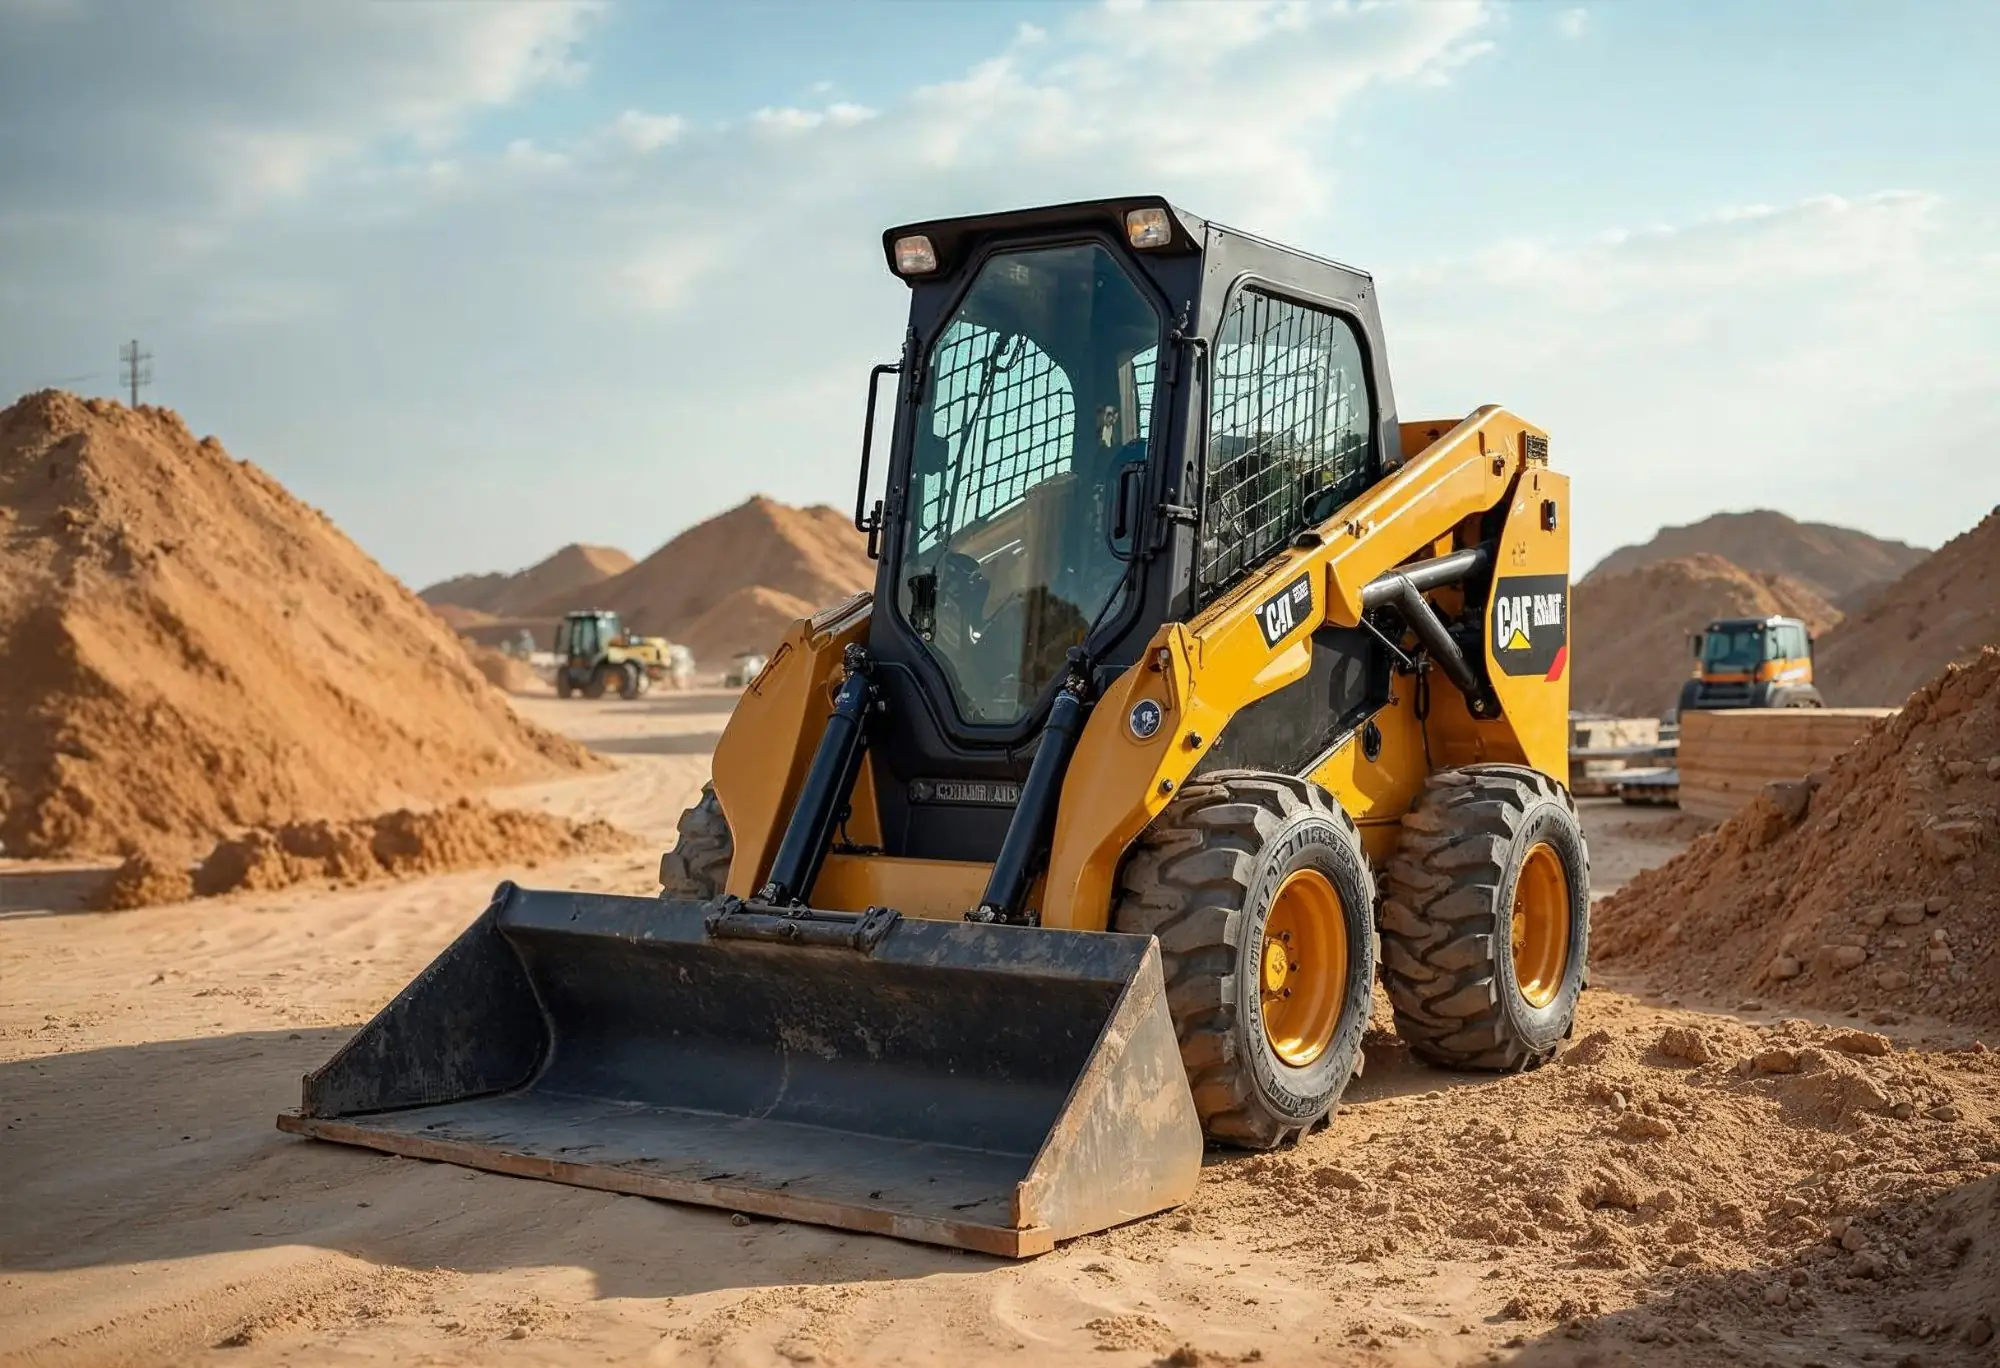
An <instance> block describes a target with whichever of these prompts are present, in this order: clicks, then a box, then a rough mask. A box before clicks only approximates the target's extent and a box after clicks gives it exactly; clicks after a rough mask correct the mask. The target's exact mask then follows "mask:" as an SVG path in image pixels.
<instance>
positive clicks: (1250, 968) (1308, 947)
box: [1111, 770, 1375, 1149]
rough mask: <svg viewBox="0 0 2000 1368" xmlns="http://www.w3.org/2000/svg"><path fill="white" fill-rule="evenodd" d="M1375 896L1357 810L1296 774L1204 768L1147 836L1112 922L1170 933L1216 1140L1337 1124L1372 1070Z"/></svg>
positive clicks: (1168, 962)
mask: <svg viewBox="0 0 2000 1368" xmlns="http://www.w3.org/2000/svg"><path fill="white" fill-rule="evenodd" d="M1374 903H1375V884H1374V878H1373V876H1372V875H1371V874H1370V873H1369V869H1368V861H1367V858H1366V856H1365V854H1364V853H1363V851H1362V848H1361V837H1360V834H1359V833H1358V832H1357V831H1356V830H1355V826H1354V823H1353V821H1352V820H1351V819H1349V817H1348V816H1347V814H1346V813H1345V812H1343V811H1342V810H1341V808H1340V806H1339V805H1338V804H1337V803H1335V802H1334V801H1333V800H1332V799H1331V798H1330V797H1329V796H1328V795H1327V793H1326V792H1325V790H1323V789H1321V788H1319V787H1318V786H1317V785H1314V784H1311V783H1308V782H1307V781H1305V780H1303V779H1295V778H1292V777H1291V776H1289V775H1282V774H1266V773H1261V772H1255V771H1245V770H1237V771H1218V772H1215V773H1211V774H1207V775H1204V776H1202V777H1201V778H1200V779H1198V780H1195V781H1193V782H1191V783H1189V784H1188V786H1187V787H1186V788H1184V789H1183V790H1182V791H1181V793H1180V796H1179V797H1178V798H1176V799H1175V800H1174V802H1173V803H1172V805H1171V806H1169V807H1168V808H1167V810H1166V811H1165V812H1163V813H1161V814H1160V815H1159V817H1158V818H1156V819H1155V820H1154V822H1153V824H1152V825H1151V826H1150V827H1149V828H1147V830H1146V832H1145V833H1144V834H1143V835H1141V836H1140V838H1139V839H1138V840H1137V841H1136V842H1135V843H1134V844H1133V848H1132V853H1131V855H1130V856H1129V857H1128V858H1127V859H1126V861H1125V865H1124V868H1123V869H1122V871H1121V872H1120V875H1119V891H1118V899H1117V902H1116V904H1115V905H1114V907H1113V909H1112V917H1111V926H1112V929H1113V930H1116V931H1128V932H1134V933H1137V934H1141V935H1148V934H1149V935H1154V936H1157V937H1159V942H1160V958H1161V968H1162V969H1163V970H1164V972H1165V976H1166V983H1167V1001H1168V1006H1169V1008H1170V1010H1171V1012H1172V1014H1173V1018H1174V1028H1175V1031H1176V1033H1177V1034H1178V1036H1179V1038H1180V1046H1181V1061H1182V1063H1183V1064H1184V1065H1185V1066H1186V1068H1187V1073H1188V1084H1189V1086H1190V1088H1191V1089H1192V1090H1193V1093H1194V1103H1195V1110H1196V1111H1197V1112H1198V1113H1199V1114H1200V1116H1201V1123H1202V1129H1203V1131H1204V1132H1205V1133H1206V1134H1207V1136H1208V1137H1209V1139H1210V1140H1212V1141H1218V1142H1222V1143H1226V1144H1232V1145H1239V1146H1242V1147H1244V1148H1246V1149H1270V1148H1273V1147H1274V1146H1277V1145H1280V1144H1282V1143H1284V1142H1285V1141H1286V1140H1289V1139H1292V1138H1295V1137H1296V1136H1298V1135H1300V1134H1302V1133H1303V1132H1305V1131H1306V1130H1308V1129H1310V1128H1311V1127H1312V1126H1314V1125H1316V1124H1318V1123H1319V1122H1320V1121H1322V1120H1324V1119H1325V1118H1326V1117H1327V1115H1328V1114H1329V1113H1330V1112H1332V1110H1333V1108H1334V1106H1335V1105H1336V1104H1337V1103H1338V1102H1339V1100H1340V1095H1341V1093H1342V1091H1344V1090H1345V1089H1346V1087H1347V1084H1348V1082H1349V1081H1350V1080H1351V1079H1352V1078H1353V1077H1354V1076H1355V1074H1357V1073H1359V1072H1360V1070H1361V1038H1362V1036H1363V1034H1364V1033H1365V1032H1366V1031H1367V1029H1368V1016H1369V1010H1370V1005H1371V993H1372V990H1373V985H1374V978H1375V926H1374V915H1373V913H1374Z"/></svg>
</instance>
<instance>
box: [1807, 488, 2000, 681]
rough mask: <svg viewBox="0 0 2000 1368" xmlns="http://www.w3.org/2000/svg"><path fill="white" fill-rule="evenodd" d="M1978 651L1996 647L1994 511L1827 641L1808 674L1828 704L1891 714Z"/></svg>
mask: <svg viewBox="0 0 2000 1368" xmlns="http://www.w3.org/2000/svg"><path fill="white" fill-rule="evenodd" d="M1982 646H2000V509H1995V510H1994V511H1993V512H1992V513H1990V514H1988V515H1987V516H1986V517H1985V519H1983V520H1982V521H1981V522H1980V524H1979V525H1978V526H1977V527H1975V528H1973V529H1972V530H1971V531H1970V532H1967V533H1964V534H1963V535H1961V536H1958V537H1954V538H1953V539H1952V540H1951V541H1949V542H1947V543H1945V545H1944V546H1943V547H1942V548H1940V549H1939V550H1938V553H1937V554H1936V555H1934V556H1932V557H1931V558H1930V559H1928V560H1926V561H1924V562H1923V563H1922V564H1921V565H1919V566H1917V567H1916V568H1915V569H1914V570H1912V571H1910V572H1909V573H1908V574H1907V575H1905V576H1903V577H1902V578H1901V579H1899V580H1897V581H1896V582H1895V583H1894V584H1892V585H1890V586H1888V587H1887V588H1885V589H1882V590H1880V591H1879V592H1878V593H1877V594H1876V595H1875V596H1874V597H1873V598H1872V599H1871V600H1870V601H1869V602H1868V605H1867V606H1866V607H1865V608H1863V609H1861V610H1860V611H1859V612H1857V613H1855V614H1854V615H1852V616H1851V617H1848V618H1846V619H1844V620H1843V621H1842V622H1841V624H1840V626H1838V627H1836V628H1835V629H1834V630H1833V631H1831V632H1829V633H1827V635H1826V639H1825V640H1823V641H1821V642H1818V643H1817V644H1816V646H1815V649H1814V653H1813V654H1814V661H1813V664H1814V673H1815V675H1816V677H1817V678H1818V680H1819V683H1820V690H1821V692H1823V693H1824V694H1825V695H1826V699H1827V702H1828V703H1831V704H1837V705H1842V706H1846V707H1856V708H1860V707H1894V706H1896V705H1897V704H1899V703H1901V702H1902V701H1903V700H1904V699H1905V698H1906V697H1908V696H1909V693H1910V691H1911V690H1912V689H1915V688H1918V687H1920V686H1921V685H1922V684H1923V683H1924V682H1925V681H1926V680H1928V679H1930V678H1931V677H1932V676H1934V675H1935V674H1937V672H1938V671H1939V670H1942V669H1943V668H1944V667H1945V666H1946V665H1948V664H1950V663H1951V662H1953V661H1955V660H1969V659H1971V658H1972V657H1973V656H1974V655H1975V654H1977V653H1978V651H1979V648H1980V647H1982Z"/></svg>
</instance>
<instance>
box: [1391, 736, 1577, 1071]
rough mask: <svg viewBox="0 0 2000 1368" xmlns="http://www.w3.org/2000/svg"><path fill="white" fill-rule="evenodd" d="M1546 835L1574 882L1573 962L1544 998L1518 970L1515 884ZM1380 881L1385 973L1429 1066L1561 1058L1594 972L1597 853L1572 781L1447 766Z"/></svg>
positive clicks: (1517, 770)
mask: <svg viewBox="0 0 2000 1368" xmlns="http://www.w3.org/2000/svg"><path fill="white" fill-rule="evenodd" d="M1542 842H1546V843H1547V844H1548V845H1549V847H1550V849H1552V850H1553V851H1554V852H1555V854H1556V856H1557V858H1558V860H1559V861H1560V862H1561V864H1562V866H1563V873H1564V875H1565V876H1566V878H1567V880H1568V884H1569V901H1570V909H1569V960H1568V963H1567V964H1566V965H1565V967H1564V972H1563V977H1562V980H1561V984H1560V986H1559V988H1558V990H1557V992H1556V995H1555V997H1554V999H1553V1000H1551V1001H1550V1003H1549V1004H1548V1006H1546V1007H1536V1006H1535V1005H1534V1004H1532V1003H1530V1002H1529V1001H1528V1000H1527V999H1526V998H1525V997H1523V996H1522V995H1521V989H1520V985H1519V983H1518V982H1517V981H1516V979H1515V975H1514V944H1513V909H1514V886H1515V883H1516V881H1517V880H1518V878H1519V876H1520V872H1521V863H1522V861H1523V859H1524V858H1525V857H1526V856H1527V853H1528V851H1529V850H1530V849H1531V848H1532V847H1533V846H1535V845H1536V844H1538V843H1542ZM1383 885H1384V886H1383V891H1382V983H1383V986H1384V987H1386V988H1387V989H1388V990H1389V1002H1390V1004H1391V1005H1392V1006H1393V1007H1394V1008H1395V1011H1396V1033H1397V1034H1398V1035H1400V1036H1401V1037H1402V1038H1403V1040H1404V1042H1405V1043H1407V1044H1408V1045H1409V1047H1410V1050H1411V1052H1412V1053H1414V1054H1415V1055H1416V1056H1417V1057H1418V1058H1420V1059H1422V1060H1424V1061H1425V1062H1426V1063H1430V1064H1435V1065H1438V1066H1440V1067H1443V1068H1449V1069H1480V1070H1492V1071H1497V1072H1503V1073H1504V1072H1514V1071H1516V1070H1521V1069H1533V1068H1537V1067H1539V1066H1540V1065H1542V1064H1543V1063H1545V1062H1547V1061H1548V1060H1549V1059H1550V1058H1552V1057H1553V1056H1554V1055H1555V1053H1556V1051H1557V1050H1558V1049H1560V1048H1561V1047H1562V1042H1563V1041H1564V1040H1565V1039H1567V1038H1568V1036H1569V1033H1570V1031H1571V1029H1572V1028H1573V1027H1574V1025H1575V1024H1576V1005H1577V999H1578V998H1579V997H1580V996H1581V995H1582V992H1583V988H1584V984H1585V982H1586V976H1587V974H1588V972H1589V953H1590V852H1589V848H1588V846H1587V845H1586V844H1585V842H1584V838H1583V828H1582V827H1581V826H1580V825H1579V824H1578V822H1577V818H1576V805H1575V803H1574V802H1573V801H1572V800H1571V799H1570V795H1569V792H1568V790H1566V789H1564V788H1563V786H1562V785H1560V784H1558V783H1557V782H1556V781H1555V780H1553V779H1551V778H1550V777H1549V776H1548V775H1546V774H1543V773H1541V772H1540V771H1539V770H1532V769H1527V768H1525V767H1523V766H1519V765H1474V766H1469V767H1467V768H1465V769H1460V770H1441V771H1439V772H1438V773H1436V774H1434V775H1432V776H1431V779H1430V782H1429V783H1428V784H1427V785H1426V786H1425V788H1424V792H1423V793H1422V795H1421V796H1419V797H1418V799H1417V801H1416V804H1415V806H1413V807H1412V808H1411V810H1410V812H1409V814H1408V815H1407V816H1405V817H1404V818H1403V835H1402V841H1401V844H1400V845H1399V847H1398V849H1397V851H1396V854H1395V856H1394V858H1392V859H1391V860H1390V861H1389V867H1388V869H1387V871H1386V877H1385V878H1384V880H1383Z"/></svg>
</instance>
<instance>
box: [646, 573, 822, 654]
mask: <svg viewBox="0 0 2000 1368" xmlns="http://www.w3.org/2000/svg"><path fill="white" fill-rule="evenodd" d="M822 606H823V605H820V604H816V603H808V602H806V601H805V600H804V599H802V598H798V597H795V596H794V595H791V594H787V593H783V592H781V591H779V590H776V589H771V588H767V587H766V586H764V585H761V584H759V585H753V586H750V587H748V588H743V589H736V590H732V591H731V592H730V593H729V595H728V596H727V597H726V598H724V599H723V600H722V601H721V602H720V603H717V604H716V605H715V606H714V607H713V608H711V609H709V610H708V611H707V612H705V613H703V614H702V615H701V616H700V617H698V618H696V619H695V620H694V621H693V622H691V623H689V624H688V625H687V627H686V628H685V629H684V630H683V631H682V632H681V634H680V636H679V638H678V639H679V641H680V642H681V644H682V645H684V646H686V647H687V648H688V649H689V650H690V651H693V652H694V657H695V659H696V660H702V661H707V662H709V663H710V664H713V665H718V666H719V665H721V664H723V663H724V662H725V661H727V660H728V659H729V658H730V657H731V656H733V655H735V654H736V653H737V652H739V651H758V652H761V653H763V654H766V655H768V654H769V653H770V651H771V648H772V647H773V646H776V645H777V644H778V641H779V639H780V638H781V637H783V636H784V634H785V631H786V629H787V628H789V627H790V626H791V625H792V624H793V623H794V622H797V621H798V620H799V619H800V618H802V617H811V616H812V615H813V614H814V613H815V612H817V611H818V610H819V609H820V607H822Z"/></svg>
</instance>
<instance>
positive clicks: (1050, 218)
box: [882, 195, 1368, 285]
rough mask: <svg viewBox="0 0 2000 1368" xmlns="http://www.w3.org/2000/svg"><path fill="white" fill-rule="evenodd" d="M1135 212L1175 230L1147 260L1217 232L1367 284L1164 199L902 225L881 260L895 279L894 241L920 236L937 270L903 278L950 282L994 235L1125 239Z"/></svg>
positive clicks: (885, 239) (1335, 264)
mask: <svg viewBox="0 0 2000 1368" xmlns="http://www.w3.org/2000/svg"><path fill="white" fill-rule="evenodd" d="M1134 209H1164V210H1166V211H1167V222H1168V224H1169V225H1170V226H1171V228H1172V230H1173V235H1172V238H1171V239H1170V240H1169V241H1168V243H1167V244H1166V245H1165V246H1163V247H1148V248H1146V249H1145V254H1146V255H1148V256H1192V255H1196V254H1198V253H1200V252H1201V251H1202V250H1203V248H1204V247H1205V246H1206V245H1207V244H1208V240H1209V230H1210V229H1211V228H1214V229H1216V230H1217V231H1219V232H1223V233H1227V234H1228V235H1229V236H1231V237H1234V238H1237V239H1240V240H1242V241H1245V242H1254V243H1257V244H1259V245H1261V246H1264V247H1267V248H1270V249H1271V250H1273V251H1278V252H1283V253H1285V254H1286V255H1288V256H1294V257H1297V258H1299V259H1300V260H1302V261H1310V262H1314V263H1316V264H1318V265H1322V266H1329V267H1332V268H1334V269H1336V270H1340V271H1345V272H1347V273H1348V274H1349V275H1354V276H1360V277H1362V278H1363V279H1367V278H1368V273H1367V272H1366V271H1361V270H1357V269H1356V268H1354V267H1352V266H1349V265H1347V264H1346V263H1345V262H1340V261H1335V260H1333V259H1332V258H1330V257H1323V256H1318V255H1316V254H1314V253H1312V252H1304V251H1300V250H1299V249H1298V248H1296V247H1288V246H1286V245H1285V244H1283V243H1280V242H1273V241H1271V240H1270V239H1269V238H1262V237H1258V236H1257V235H1256V234H1255V233H1246V232H1243V231H1242V230H1241V229H1237V228H1230V227H1227V226H1226V225H1224V224H1220V223H1216V222H1214V221H1213V220H1211V219H1205V218H1202V217H1201V216H1200V215H1198V214H1191V213H1189V212H1188V211H1187V210H1185V209H1182V208H1180V207H1179V206H1178V205H1175V204H1173V203H1172V202H1170V201H1169V200H1167V199H1166V198H1165V197H1164V196H1161V195H1122V196H1119V197H1117V198H1114V199H1098V200H1076V201H1073V202H1071V203H1068V204H1046V205H1042V206H1040V207H1038V208H1033V209H1008V210H1002V211H1000V212H997V213H990V214H963V215H959V216H958V217H955V218H941V219H927V220H923V221H921V222H917V223H903V224H898V225H897V226H896V227H894V228H890V229H888V230H887V231H886V232H884V233H883V234H882V256H883V259H884V260H885V261H887V262H888V265H889V270H890V272H891V273H892V274H896V239H897V238H901V237H909V236H911V235H913V234H916V233H922V234H923V235H924V236H926V237H928V238H929V239H930V240H931V246H932V247H933V248H934V249H935V250H936V251H937V258H938V266H937V270H936V271H934V272H931V273H929V274H927V275H926V276H922V277H904V276H900V275H898V278H899V279H903V280H906V281H907V282H908V283H910V284H912V285H914V284H916V283H917V281H918V280H922V279H935V278H936V277H938V276H948V275H950V274H951V273H952V271H953V270H954V269H955V268H956V267H957V266H958V264H959V263H961V262H963V261H964V260H965V258H966V257H967V256H968V255H969V254H970V253H971V251H972V249H973V248H974V247H975V246H976V245H977V244H978V242H979V240H980V239H981V238H984V237H987V236H990V235H992V234H996V233H1003V232H1004V233H1008V234H1022V233H1040V232H1047V233H1056V232H1062V231H1064V230H1080V229H1097V230H1099V231H1102V232H1106V233H1109V234H1111V235H1112V236H1113V237H1121V238H1122V237H1123V236H1124V233H1125V215H1126V214H1128V213H1130V212H1131V211H1132V210H1134Z"/></svg>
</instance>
